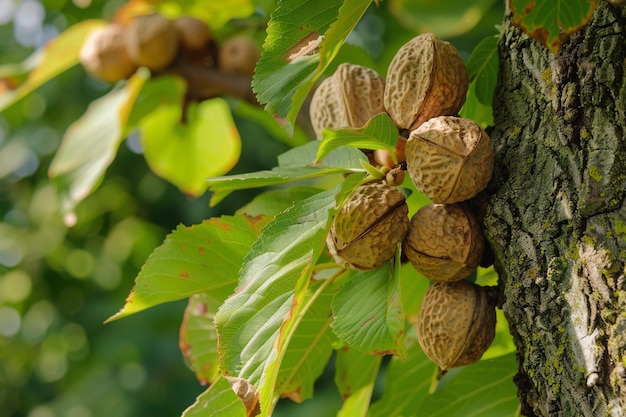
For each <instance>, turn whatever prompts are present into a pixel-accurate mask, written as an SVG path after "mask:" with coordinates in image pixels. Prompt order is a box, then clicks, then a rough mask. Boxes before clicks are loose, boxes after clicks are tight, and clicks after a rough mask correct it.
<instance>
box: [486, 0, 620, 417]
mask: <svg viewBox="0 0 626 417" xmlns="http://www.w3.org/2000/svg"><path fill="white" fill-rule="evenodd" d="M499 54H500V75H499V82H498V86H497V89H496V94H495V100H494V117H495V129H494V131H493V132H492V139H493V144H494V149H495V151H496V171H495V172H494V181H493V189H492V192H493V195H492V196H491V199H490V202H489V204H488V208H487V213H486V217H485V220H484V221H485V230H486V234H487V237H488V239H489V241H490V244H491V246H492V249H493V251H494V255H495V267H496V270H497V271H498V273H499V276H500V289H501V300H502V302H503V310H504V312H505V314H506V316H507V318H508V320H509V323H510V327H511V333H512V334H513V337H514V340H515V343H516V345H517V348H518V354H517V356H518V362H519V369H518V374H517V376H516V378H515V383H516V384H517V387H518V392H519V397H520V400H521V403H522V414H524V415H526V416H546V417H547V416H550V417H554V416H568V417H569V416H589V417H597V416H607V415H610V416H626V367H625V366H626V278H625V259H626V203H625V194H626V139H625V132H626V74H625V72H624V70H625V68H624V67H625V59H626V9H622V8H615V7H613V6H610V5H608V4H607V3H605V2H602V3H601V5H600V6H599V7H598V9H597V10H596V12H595V13H594V15H593V17H592V19H591V21H590V22H589V23H588V24H587V26H585V27H584V28H583V29H581V30H580V31H578V32H576V33H575V34H574V35H572V36H571V37H570V38H569V39H568V40H567V41H566V42H565V44H564V45H563V46H562V48H561V51H560V53H559V55H558V56H554V55H553V54H552V53H551V52H549V51H548V50H547V49H546V48H545V47H544V46H542V45H541V44H539V43H538V42H537V41H535V40H532V39H530V38H529V37H528V36H527V35H525V34H523V33H522V32H521V31H520V30H519V29H517V28H515V27H513V26H512V25H511V24H510V23H509V22H507V21H505V23H504V26H503V36H502V38H501V41H500V45H499Z"/></svg>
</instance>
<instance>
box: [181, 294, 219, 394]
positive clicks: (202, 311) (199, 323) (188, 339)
mask: <svg viewBox="0 0 626 417" xmlns="http://www.w3.org/2000/svg"><path fill="white" fill-rule="evenodd" d="M218 306H219V303H218V302H216V300H215V299H213V298H212V297H210V296H209V295H208V294H207V293H198V294H194V295H192V296H191V297H190V298H189V304H188V305H187V308H186V309H185V316H184V317H183V323H182V325H181V327H180V338H179V346H180V350H181V351H182V353H183V356H185V358H186V359H187V362H188V363H189V365H190V366H191V369H193V371H194V373H195V374H196V378H197V379H198V381H199V382H200V383H201V384H202V385H208V384H210V383H212V382H213V381H214V380H215V378H217V376H218V375H219V354H218V352H217V330H216V329H215V325H214V324H213V317H214V316H215V312H216V311H217V308H218Z"/></svg>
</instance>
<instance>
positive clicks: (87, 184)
mask: <svg viewBox="0 0 626 417" xmlns="http://www.w3.org/2000/svg"><path fill="white" fill-rule="evenodd" d="M146 78H147V74H145V73H144V72H138V73H136V74H135V75H133V77H131V78H130V80H129V81H128V83H127V84H124V86H123V87H122V88H119V89H115V90H113V91H111V92H110V93H108V94H107V95H105V96H103V97H101V98H99V99H97V100H95V101H93V102H92V103H91V104H90V105H89V108H88V109H87V111H86V112H85V114H84V115H83V116H82V117H81V118H80V119H78V120H77V121H76V122H74V123H73V124H72V125H71V126H70V127H69V128H68V129H67V131H66V132H65V135H64V137H63V142H62V143H61V146H60V147H59V150H58V151H57V153H56V155H55V157H54V160H53V161H52V163H51V165H50V170H49V175H50V177H51V178H52V180H53V181H54V182H55V184H56V186H57V188H58V192H59V194H60V196H61V201H62V209H63V211H64V212H65V213H66V223H68V224H70V225H71V224H73V223H74V222H75V219H74V218H73V215H72V210H73V209H74V207H75V206H76V204H77V203H78V202H80V201H81V200H83V199H84V198H85V197H87V195H89V193H90V192H92V191H93V189H94V188H95V186H96V185H97V184H98V182H99V181H100V179H101V178H102V176H103V175H104V172H105V171H106V169H107V167H108V166H109V165H110V164H111V162H112V161H113V159H114V158H115V154H116V153H117V149H118V147H119V144H120V142H121V141H122V139H123V133H124V130H125V128H126V122H127V120H128V117H129V114H130V111H131V108H132V106H133V103H134V101H135V99H136V97H137V95H138V94H139V91H140V90H141V88H142V87H143V84H144V82H145V80H146Z"/></svg>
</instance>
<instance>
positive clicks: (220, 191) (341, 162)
mask: <svg viewBox="0 0 626 417" xmlns="http://www.w3.org/2000/svg"><path fill="white" fill-rule="evenodd" d="M318 145H319V142H317V141H315V142H310V143H308V144H306V145H302V146H299V147H297V148H294V149H291V150H289V151H287V152H286V153H285V154H283V155H280V156H279V157H278V163H279V166H278V167H277V168H274V169H272V170H265V171H258V172H250V173H246V174H240V175H229V176H224V177H214V178H210V179H208V181H207V184H208V185H209V188H210V190H211V191H212V193H213V194H212V196H211V206H215V205H216V204H218V203H219V202H221V201H222V200H223V199H224V198H226V197H227V196H228V195H229V194H230V193H232V192H233V191H236V190H243V189H248V188H260V187H267V186H273V185H280V184H285V183H289V182H292V181H296V180H303V179H310V178H317V177H321V176H325V175H333V174H346V173H350V172H358V171H363V168H362V167H361V164H360V162H358V161H361V160H365V159H366V157H365V155H364V154H363V153H362V152H360V151H358V150H356V149H350V148H340V149H336V150H335V151H334V152H331V153H330V154H329V155H328V156H327V157H326V158H325V159H324V160H323V161H321V163H319V164H317V165H315V166H307V165H308V164H309V163H311V162H312V161H313V160H314V158H315V151H316V150H317V146H318ZM357 163H358V168H357Z"/></svg>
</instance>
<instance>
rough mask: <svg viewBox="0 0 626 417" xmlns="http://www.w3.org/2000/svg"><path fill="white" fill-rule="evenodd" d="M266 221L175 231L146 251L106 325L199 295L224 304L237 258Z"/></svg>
mask: <svg viewBox="0 0 626 417" xmlns="http://www.w3.org/2000/svg"><path fill="white" fill-rule="evenodd" d="M268 221H269V218H268V217H264V216H259V217H249V216H245V215H238V216H222V217H220V218H212V219H209V220H206V221H205V222H203V223H202V224H196V225H193V226H190V227H186V226H182V225H181V226H178V227H177V228H176V230H174V231H173V232H172V233H170V234H169V235H168V236H167V237H166V238H165V241H164V242H163V244H162V245H161V246H160V247H158V248H157V249H155V251H154V252H152V254H151V255H150V257H149V258H148V260H147V261H146V263H145V264H144V266H143V268H142V270H141V272H139V275H137V278H136V279H135V287H134V289H133V291H132V292H131V294H130V295H129V296H128V298H127V299H126V304H125V305H124V307H123V308H122V310H120V312H119V313H117V314H115V315H114V316H113V317H111V318H109V319H108V320H107V321H112V320H117V319H119V318H122V317H126V316H129V315H131V314H135V313H138V312H140V311H142V310H145V309H147V308H150V307H154V306H156V305H159V304H163V303H167V302H170V301H176V300H181V299H184V298H187V297H190V296H191V295H193V294H198V293H201V292H206V293H207V294H209V295H210V296H211V297H212V298H213V299H215V300H216V301H218V302H222V301H224V300H225V299H226V297H228V296H229V295H230V294H231V293H232V292H233V290H234V289H235V286H236V285H237V279H238V277H239V269H240V268H241V265H242V264H243V259H244V257H245V256H246V254H247V253H248V251H249V250H250V247H251V246H252V244H253V243H254V241H255V240H256V239H257V238H258V236H259V235H260V234H261V229H262V228H263V227H264V226H265V224H267V222H268Z"/></svg>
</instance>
